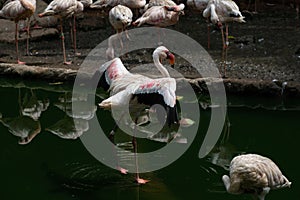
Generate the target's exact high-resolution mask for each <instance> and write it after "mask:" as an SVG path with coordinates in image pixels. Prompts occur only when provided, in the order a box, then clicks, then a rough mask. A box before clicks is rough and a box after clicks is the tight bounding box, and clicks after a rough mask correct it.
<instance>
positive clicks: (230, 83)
mask: <svg viewBox="0 0 300 200" xmlns="http://www.w3.org/2000/svg"><path fill="white" fill-rule="evenodd" d="M0 74H1V75H2V76H3V75H6V76H10V77H21V78H24V79H37V80H43V81H47V82H50V83H54V82H59V81H62V82H69V83H73V82H74V80H75V78H76V75H77V70H72V69H66V68H48V67H38V66H28V65H17V64H5V63H0ZM81 77H84V78H87V79H88V78H90V77H91V74H86V75H85V76H81ZM182 81H187V82H189V83H190V84H191V86H192V87H193V88H194V90H195V91H196V92H199V93H205V94H207V93H208V89H207V85H209V84H210V85H211V84H214V83H220V82H223V84H224V86H225V89H226V92H227V93H228V94H237V95H250V96H283V95H284V96H286V97H297V98H300V84H299V83H295V82H285V83H284V82H280V81H263V80H261V81H257V80H242V79H234V78H227V79H221V78H194V79H189V78H177V83H178V85H179V87H180V82H182Z"/></svg>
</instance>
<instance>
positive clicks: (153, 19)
mask: <svg viewBox="0 0 300 200" xmlns="http://www.w3.org/2000/svg"><path fill="white" fill-rule="evenodd" d="M184 7H185V6H184V4H180V5H176V6H153V7H151V8H149V9H148V10H146V12H145V13H144V14H143V15H142V16H141V17H140V18H138V19H137V20H136V21H135V22H133V25H136V26H141V25H142V24H145V23H147V24H151V25H155V26H158V27H166V26H171V25H174V24H176V23H177V22H178V20H179V16H180V15H182V14H183V9H184Z"/></svg>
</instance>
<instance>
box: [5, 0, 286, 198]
mask: <svg viewBox="0 0 300 200" xmlns="http://www.w3.org/2000/svg"><path fill="white" fill-rule="evenodd" d="M185 6H193V7H194V8H196V9H198V10H200V11H202V13H203V17H205V18H207V19H208V21H210V22H211V23H213V24H215V25H217V26H218V27H219V28H220V30H221V32H222V41H223V51H224V52H225V54H224V55H226V54H227V52H226V51H227V46H228V45H229V43H228V23H229V22H233V21H236V22H245V21H244V17H243V16H242V14H241V12H240V11H239V7H238V6H237V5H236V3H235V2H234V1H232V0H188V1H187V2H186V4H183V3H180V4H178V2H173V1H172V0H150V1H147V2H146V0H98V1H96V2H93V1H92V0H53V1H52V2H50V4H49V5H48V6H47V7H46V8H45V10H44V11H43V12H42V13H39V14H38V16H39V17H45V16H55V17H57V18H59V19H60V29H61V39H62V49H63V62H64V64H67V65H68V64H70V62H68V61H67V60H66V53H65V45H64V35H63V20H64V19H66V18H71V17H72V18H73V19H74V23H73V26H75V25H76V23H75V22H76V21H75V17H76V15H77V14H79V13H81V12H83V11H84V9H85V8H91V9H107V8H111V9H108V10H109V14H108V16H109V21H110V23H111V25H112V26H113V28H114V29H115V30H116V31H117V33H118V34H121V32H122V31H124V30H125V29H126V27H127V26H129V25H131V24H132V25H134V26H141V25H143V24H150V25H154V26H158V27H167V26H170V25H174V24H176V23H177V22H178V20H179V16H180V15H182V14H183V13H184V9H185ZM35 10H36V0H8V1H7V2H6V3H5V4H4V6H3V8H2V9H1V10H0V17H4V18H7V19H10V20H13V21H15V23H16V28H15V29H16V30H15V42H16V57H17V63H18V64H24V62H22V61H20V60H19V56H18V54H19V52H18V22H19V21H20V20H26V19H27V20H28V21H29V18H30V17H31V16H32V15H33V13H34V12H35ZM133 13H135V15H137V16H136V17H137V19H136V20H135V21H133V16H134V14H133ZM223 24H224V25H225V26H224V27H225V33H224V32H223V29H224V27H223ZM73 30H74V33H73V40H74V41H73V44H74V50H75V54H77V51H76V32H75V30H76V28H75V27H74V28H73ZM27 31H28V35H29V28H27ZM208 45H209V41H208ZM27 51H28V39H27ZM106 56H107V57H108V58H109V60H110V61H108V62H107V63H105V64H104V65H103V66H101V67H100V68H99V70H98V71H97V73H95V75H94V77H96V78H97V79H100V83H102V86H103V87H104V88H105V89H107V90H109V91H110V92H111V96H110V97H109V98H108V99H105V100H103V101H102V102H101V103H100V104H99V105H100V107H103V108H110V107H111V106H122V105H123V103H124V102H127V101H128V100H130V99H132V98H137V101H138V102H139V103H143V104H146V105H149V106H152V105H154V104H156V103H159V104H161V105H163V107H164V108H165V109H166V112H167V116H166V119H165V120H166V121H167V124H168V125H171V124H174V123H175V124H177V123H180V120H179V117H178V114H177V110H176V101H177V99H176V94H175V92H176V81H175V79H174V78H171V77H170V75H169V73H168V70H167V69H166V68H165V67H164V66H163V65H162V63H161V60H163V59H168V60H169V61H170V64H171V65H173V64H174V60H175V57H174V55H173V54H172V53H171V52H170V51H169V50H168V49H167V48H166V47H164V46H160V47H158V48H157V49H156V50H155V51H154V53H153V61H154V64H155V66H156V67H157V68H158V69H159V71H160V72H161V74H162V76H163V78H157V79H151V78H148V77H146V76H143V75H139V74H133V73H130V72H129V71H128V70H127V69H126V67H125V66H124V65H123V63H122V61H121V59H120V58H114V55H113V53H112V51H107V55H106ZM225 60H226V58H225ZM224 73H225V67H224ZM224 75H225V74H224ZM123 172H126V171H124V169H123ZM222 180H223V182H224V185H225V187H226V190H227V191H228V192H229V193H233V194H240V193H254V194H255V195H257V197H258V198H259V199H260V200H263V199H264V197H265V195H266V194H267V193H268V192H269V190H270V189H277V188H282V187H289V186H290V185H291V182H289V181H288V179H287V178H286V177H285V176H284V175H283V174H282V173H281V171H280V170H279V168H278V167H277V166H276V164H275V163H274V162H273V161H272V160H270V159H268V158H266V157H263V156H260V155H256V154H246V155H240V156H237V157H235V158H234V159H233V160H232V161H231V164H230V176H227V175H224V176H223V177H222ZM136 181H137V182H138V183H141V184H143V183H146V182H147V180H143V179H141V178H139V176H138V173H137V176H136Z"/></svg>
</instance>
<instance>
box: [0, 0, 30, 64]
mask: <svg viewBox="0 0 300 200" xmlns="http://www.w3.org/2000/svg"><path fill="white" fill-rule="evenodd" d="M35 9H36V1H35V0H13V1H6V3H5V4H4V6H3V8H2V9H1V10H0V17H4V18H7V19H11V20H13V21H15V24H16V28H15V43H16V56H17V63H18V64H25V62H22V61H20V59H19V45H18V23H19V21H20V20H25V19H27V28H26V29H27V43H26V54H27V55H29V19H30V17H31V16H32V15H33V13H34V12H35Z"/></svg>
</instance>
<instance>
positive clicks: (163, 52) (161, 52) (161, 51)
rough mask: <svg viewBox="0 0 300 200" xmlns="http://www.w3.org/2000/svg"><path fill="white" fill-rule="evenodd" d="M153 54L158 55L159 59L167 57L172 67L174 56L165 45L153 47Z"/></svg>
mask: <svg viewBox="0 0 300 200" xmlns="http://www.w3.org/2000/svg"><path fill="white" fill-rule="evenodd" d="M154 56H159V59H160V60H163V59H168V60H169V62H170V65H171V66H172V67H174V63H175V56H174V54H172V53H171V52H170V51H169V49H167V48H166V47H164V46H160V47H157V48H156V49H155V51H154V52H153V57H154Z"/></svg>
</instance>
